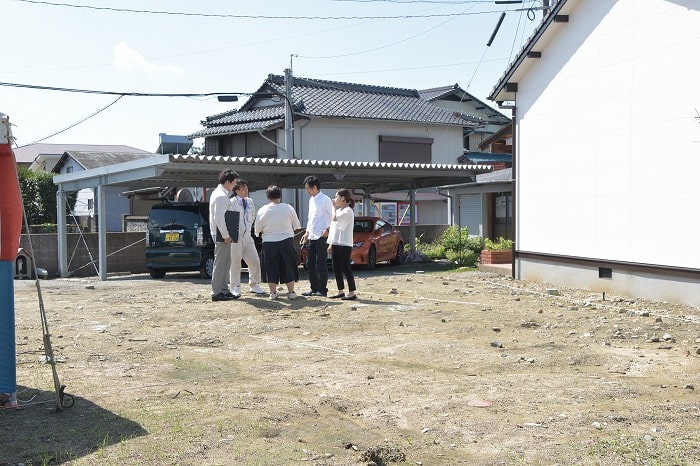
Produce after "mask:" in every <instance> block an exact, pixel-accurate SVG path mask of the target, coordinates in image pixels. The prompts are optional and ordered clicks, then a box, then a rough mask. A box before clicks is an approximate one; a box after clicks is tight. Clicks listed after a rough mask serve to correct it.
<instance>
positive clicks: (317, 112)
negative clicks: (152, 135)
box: [188, 74, 472, 138]
mask: <svg viewBox="0 0 700 466" xmlns="http://www.w3.org/2000/svg"><path fill="white" fill-rule="evenodd" d="M293 80H294V81H293V84H292V89H291V91H292V99H291V101H292V102H293V105H294V113H295V115H297V116H305V117H309V118H313V117H324V118H356V119H364V120H390V121H404V122H415V123H428V124H436V125H454V126H471V125H472V123H471V122H469V121H467V120H465V119H463V118H460V117H459V116H456V115H455V114H454V112H451V111H449V110H445V109H443V108H440V107H437V106H436V105H433V104H432V103H430V102H429V101H427V100H425V99H423V98H421V96H420V95H419V93H418V91H416V90H415V89H401V88H394V87H382V86H372V85H366V84H354V83H344V82H336V81H323V80H312V79H307V78H297V77H295V78H293ZM262 93H273V94H281V95H284V93H285V85H284V77H283V76H279V75H272V74H271V75H269V76H268V77H267V79H266V80H265V82H264V83H263V85H262V86H261V87H260V89H259V91H258V92H257V94H262ZM268 100H269V99H268ZM261 102H262V99H261V98H260V97H257V96H255V95H253V96H252V97H251V98H250V99H249V100H248V101H247V102H246V103H245V104H244V105H243V106H242V107H241V109H240V110H239V111H230V112H224V113H221V114H218V115H214V116H211V117H207V118H206V119H205V120H204V121H202V124H203V125H204V126H206V127H207V128H208V129H212V130H213V127H214V126H227V125H231V124H232V123H236V122H243V121H246V122H252V121H260V120H264V119H273V118H275V117H283V111H284V106H283V102H284V101H282V103H280V104H277V105H273V106H268V107H261V106H260V105H261ZM205 131H206V130H201V131H198V132H197V133H194V134H191V135H189V136H188V137H190V138H193V137H201V136H202V133H203V132H205ZM209 134H230V132H229V131H223V130H222V131H221V132H219V133H209Z"/></svg>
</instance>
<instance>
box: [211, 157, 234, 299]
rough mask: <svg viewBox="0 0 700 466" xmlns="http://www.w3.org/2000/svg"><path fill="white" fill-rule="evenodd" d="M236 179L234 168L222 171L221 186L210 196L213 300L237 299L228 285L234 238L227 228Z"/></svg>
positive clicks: (220, 175) (220, 176)
mask: <svg viewBox="0 0 700 466" xmlns="http://www.w3.org/2000/svg"><path fill="white" fill-rule="evenodd" d="M236 181H238V173H236V172H235V171H233V170H224V171H222V172H221V173H220V174H219V186H217V187H216V189H214V191H212V193H211V196H210V197H209V229H210V231H211V237H212V239H213V240H214V270H213V271H212V274H211V293H212V295H211V300H212V301H230V300H232V299H236V297H235V296H233V294H232V293H231V291H230V290H229V287H228V285H229V274H230V269H231V244H232V243H233V238H231V234H230V233H229V231H228V228H226V212H227V211H229V210H231V200H230V198H229V196H230V195H231V191H232V190H233V186H234V185H235V184H236Z"/></svg>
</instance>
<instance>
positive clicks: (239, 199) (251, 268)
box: [230, 180, 267, 297]
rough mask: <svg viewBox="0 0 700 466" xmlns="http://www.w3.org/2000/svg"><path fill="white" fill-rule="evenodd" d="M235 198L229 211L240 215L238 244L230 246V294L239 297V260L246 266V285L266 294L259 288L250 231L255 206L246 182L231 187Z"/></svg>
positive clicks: (253, 242)
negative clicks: (249, 195)
mask: <svg viewBox="0 0 700 466" xmlns="http://www.w3.org/2000/svg"><path fill="white" fill-rule="evenodd" d="M233 193H234V194H235V196H233V197H232V198H231V210H235V211H237V212H239V213H240V215H239V225H238V242H234V243H232V244H231V280H230V282H231V294H233V296H235V297H240V296H241V259H243V260H244V261H245V263H246V265H247V266H248V285H249V286H250V291H251V292H252V293H255V294H267V293H266V292H265V290H263V289H262V288H260V256H258V250H257V249H256V248H255V241H254V240H253V237H252V236H250V229H251V227H252V226H253V222H254V221H255V204H254V203H253V200H252V199H251V198H249V197H248V182H246V181H244V180H238V182H237V183H236V184H235V186H234V187H233Z"/></svg>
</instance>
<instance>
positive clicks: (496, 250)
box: [481, 237, 513, 264]
mask: <svg viewBox="0 0 700 466" xmlns="http://www.w3.org/2000/svg"><path fill="white" fill-rule="evenodd" d="M511 262H513V241H512V240H509V239H505V238H503V237H499V238H498V239H497V240H495V241H494V240H492V239H490V238H486V239H485V240H484V250H483V251H481V263H482V264H510V263H511Z"/></svg>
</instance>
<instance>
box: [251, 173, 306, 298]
mask: <svg viewBox="0 0 700 466" xmlns="http://www.w3.org/2000/svg"><path fill="white" fill-rule="evenodd" d="M265 194H266V195H267V198H268V199H269V201H270V202H269V203H268V204H266V205H264V206H262V207H261V208H260V210H258V213H257V215H256V216H255V234H256V235H262V251H263V264H264V268H263V280H264V281H266V282H267V284H268V286H269V287H270V299H277V297H278V294H277V285H278V284H280V283H285V284H286V285H287V298H288V299H294V298H296V297H297V295H296V294H295V293H294V282H296V281H298V280H299V261H298V259H297V250H296V247H295V246H294V230H297V229H299V228H301V223H300V222H299V217H298V216H297V213H296V211H295V210H294V207H292V206H291V205H289V204H285V203H283V202H282V190H281V189H280V188H279V186H274V185H271V186H268V188H267V191H266V193H265Z"/></svg>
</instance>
